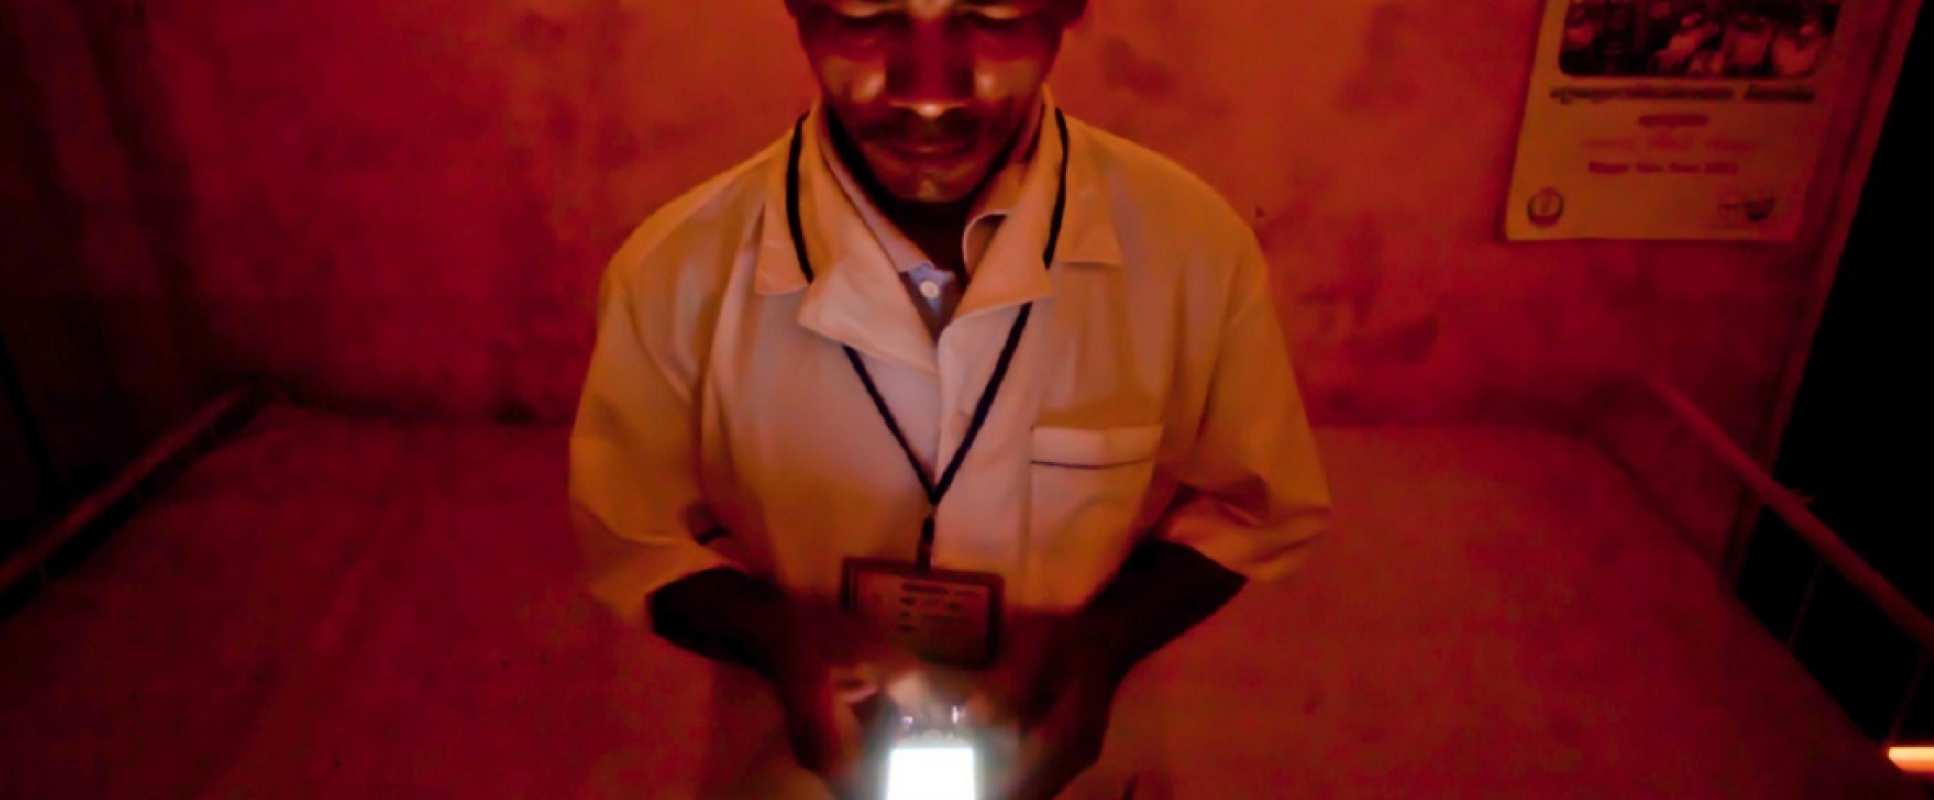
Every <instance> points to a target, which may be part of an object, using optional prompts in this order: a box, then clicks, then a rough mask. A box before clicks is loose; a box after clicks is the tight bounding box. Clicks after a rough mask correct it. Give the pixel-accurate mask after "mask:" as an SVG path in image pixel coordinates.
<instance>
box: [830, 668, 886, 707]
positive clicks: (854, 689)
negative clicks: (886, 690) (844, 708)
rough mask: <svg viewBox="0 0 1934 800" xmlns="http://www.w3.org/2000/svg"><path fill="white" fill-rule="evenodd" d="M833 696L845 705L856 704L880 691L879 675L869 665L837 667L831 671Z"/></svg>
mask: <svg viewBox="0 0 1934 800" xmlns="http://www.w3.org/2000/svg"><path fill="white" fill-rule="evenodd" d="M831 673H832V674H831V682H832V689H833V695H834V697H836V698H838V700H839V701H840V702H842V703H845V704H846V705H849V706H851V705H858V704H860V703H861V702H863V701H865V700H868V699H870V698H872V697H873V696H874V695H877V694H879V692H880V677H879V673H878V671H877V670H875V669H873V668H872V667H871V665H867V664H858V665H854V666H851V667H838V668H835V669H833V670H832V671H831Z"/></svg>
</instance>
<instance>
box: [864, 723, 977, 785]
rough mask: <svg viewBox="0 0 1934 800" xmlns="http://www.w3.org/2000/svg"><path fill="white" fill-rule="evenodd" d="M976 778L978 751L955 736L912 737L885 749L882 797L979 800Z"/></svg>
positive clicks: (967, 742)
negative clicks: (884, 786)
mask: <svg viewBox="0 0 1934 800" xmlns="http://www.w3.org/2000/svg"><path fill="white" fill-rule="evenodd" d="M979 778H980V757H979V754H978V753H977V752H975V750H974V745H973V743H972V742H969V741H967V740H965V739H961V738H958V737H954V736H920V737H915V738H912V739H906V740H902V741H900V742H899V743H896V744H895V745H894V746H893V749H892V750H889V751H888V752H887V759H886V800H980V785H979V783H980V781H979Z"/></svg>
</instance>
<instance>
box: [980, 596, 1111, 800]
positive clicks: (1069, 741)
mask: <svg viewBox="0 0 1934 800" xmlns="http://www.w3.org/2000/svg"><path fill="white" fill-rule="evenodd" d="M1085 630H1088V628H1087V627H1086V626H1084V625H1083V624H1082V623H1080V622H1077V621H1072V620H1059V621H1043V620H1033V621H1028V622H1019V624H1016V625H1014V626H1013V633H1014V636H1013V637H1012V638H1010V640H1009V645H1010V647H1009V652H1008V653H1007V654H1006V656H1005V657H1004V658H1003V659H1002V662H1001V663H1000V664H999V665H997V666H996V667H995V669H993V670H992V671H990V672H989V673H987V674H986V675H985V676H984V677H983V680H982V683H981V687H980V690H979V691H978V692H977V693H976V694H975V696H974V697H973V699H972V700H970V701H969V703H968V706H967V714H968V719H969V721H970V724H974V725H976V726H982V727H988V726H997V725H1000V724H1002V723H1008V724H1014V725H1018V728H1019V734H1020V738H1019V741H1018V742H1017V743H1013V744H1012V745H1011V746H1012V747H1013V750H1012V751H1011V752H1005V753H1001V754H999V755H1000V760H1001V761H1004V762H1005V763H1006V764H1007V765H1008V768H1007V769H1005V770H1003V771H1002V772H1003V773H1004V776H1003V777H1001V778H999V779H997V780H996V784H995V785H996V791H995V793H994V794H993V795H992V796H993V797H999V798H1015V799H1016V800H1047V799H1048V798H1052V797H1054V796H1055V795H1056V794H1058V793H1059V792H1060V791H1061V790H1062V789H1063V788H1064V787H1066V786H1067V785H1068V783H1070V782H1072V781H1073V780H1074V779H1075V778H1076V777H1077V776H1079V775H1080V774H1081V773H1082V772H1083V771H1085V770H1087V769H1088V768H1089V767H1091V766H1094V764H1095V762H1096V761H1097V760H1099V759H1100V758H1101V750H1102V743H1103V741H1104V740H1105V738H1106V736H1107V731H1108V719H1109V711H1110V709H1111V707H1112V705H1113V703H1114V697H1115V691H1116V689H1117V688H1118V687H1119V686H1120V684H1121V678H1122V673H1121V670H1119V669H1118V668H1117V666H1116V665H1117V664H1118V663H1119V659H1118V657H1117V655H1116V650H1115V649H1113V648H1111V647H1110V646H1108V645H1106V644H1105V643H1104V642H1101V641H1095V640H1092V639H1090V638H1089V637H1084V636H1082V635H1081V633H1082V632H1083V631H1085ZM1003 749H1005V748H1003Z"/></svg>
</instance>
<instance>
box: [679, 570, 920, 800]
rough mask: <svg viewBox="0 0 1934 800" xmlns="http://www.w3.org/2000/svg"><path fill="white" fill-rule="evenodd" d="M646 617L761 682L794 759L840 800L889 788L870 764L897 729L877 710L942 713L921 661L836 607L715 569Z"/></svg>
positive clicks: (684, 584) (877, 766) (682, 584)
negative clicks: (884, 737)
mask: <svg viewBox="0 0 1934 800" xmlns="http://www.w3.org/2000/svg"><path fill="white" fill-rule="evenodd" d="M650 611H651V617H652V622H653V626H654V628H655V629H656V630H657V632H658V633H659V635H661V636H664V637H665V638H666V639H668V640H670V641H672V642H673V643H674V644H678V645H680V646H682V647H685V648H686V649H689V650H692V651H694V652H697V653H699V654H700V655H705V656H708V657H711V658H715V659H720V660H724V661H731V662H734V663H738V664H741V665H743V666H747V667H750V668H752V669H754V670H757V671H758V672H759V673H760V674H761V675H763V676H764V677H765V679H766V681H767V682H768V683H770V684H771V685H772V687H773V689H774V690H775V692H776V693H777V694H778V697H779V702H780V704H781V706H782V707H783V709H784V711H785V715H786V732H787V734H788V738H789V740H790V743H791V745H792V750H793V755H794V756H795V757H797V758H798V760H799V763H800V765H801V766H803V767H805V768H806V769H809V770H811V771H813V772H814V773H817V774H818V775H820V776H821V777H822V778H824V779H825V781H826V783H827V785H828V786H829V787H830V788H831V789H832V790H833V792H834V793H835V794H836V795H838V796H839V797H842V798H849V797H864V796H867V795H869V794H872V793H873V792H872V789H871V787H877V786H879V785H881V781H882V780H884V776H883V775H882V774H880V770H881V768H882V767H883V766H884V765H883V763H870V762H869V761H867V760H866V758H865V757H866V755H867V754H869V753H870V754H872V755H874V756H878V755H880V753H881V752H882V751H883V750H884V747H870V748H869V747H868V745H869V744H873V743H871V742H869V741H868V738H869V737H870V736H872V735H874V734H878V733H881V732H883V731H884V730H886V729H887V728H886V726H888V725H890V723H891V722H892V721H891V720H886V719H881V718H880V713H881V712H880V709H883V708H887V707H893V708H896V709H899V710H900V711H901V712H902V713H906V714H908V715H911V716H914V717H915V718H916V719H921V720H927V719H928V718H930V717H936V716H938V715H940V714H943V713H944V711H943V710H942V709H943V708H944V704H943V703H941V702H939V701H937V700H935V699H933V698H934V696H935V693H934V692H933V691H932V689H931V687H930V686H929V683H928V680H927V671H926V670H924V669H922V668H921V667H920V665H919V662H918V660H917V659H915V658H914V657H913V656H911V655H910V654H908V653H906V652H905V650H903V649H902V648H900V647H899V646H897V645H896V644H894V643H892V642H891V641H890V640H888V639H887V638H886V637H884V636H882V635H880V633H879V632H878V631H877V630H876V629H874V628H873V627H872V626H870V625H867V624H865V623H862V622H860V621H858V620H855V619H853V618H852V617H850V616H848V615H846V614H842V613H840V611H839V609H838V607H837V606H836V604H833V603H831V602H823V601H819V602H816V601H814V600H811V599H802V598H796V597H789V596H787V595H786V594H785V593H784V592H781V591H780V590H779V589H778V588H777V587H774V586H772V585H771V584H769V583H767V582H765V581H761V580H758V579H756V578H753V577H751V576H749V575H746V574H744V573H741V572H737V571H735V570H728V569H716V570H709V571H706V572H702V573H698V574H696V575H692V576H689V577H687V578H685V579H683V580H680V581H677V582H675V583H673V584H671V585H669V586H666V587H664V588H663V589H660V590H659V591H658V592H656V593H654V594H653V595H652V598H651V608H650ZM889 696H890V697H891V698H892V701H891V702H890V703H889V702H887V698H888V697H889ZM873 760H874V761H878V760H879V759H878V758H875V759H873Z"/></svg>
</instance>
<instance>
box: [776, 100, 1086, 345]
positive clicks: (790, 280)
mask: <svg viewBox="0 0 1934 800" xmlns="http://www.w3.org/2000/svg"><path fill="white" fill-rule="evenodd" d="M1042 104H1043V106H1044V113H1043V114H1042V115H1041V122H1040V123H1039V131H1040V134H1041V135H1039V136H1037V137H1036V144H1035V147H1034V148H1033V149H1034V152H1033V153H1032V154H1029V155H1031V156H1032V157H1031V158H1027V159H1026V160H1027V163H1028V165H1029V166H1030V167H1031V166H1035V165H1036V164H1043V165H1052V164H1053V162H1054V160H1055V159H1058V157H1059V155H1060V141H1059V133H1058V132H1057V131H1055V129H1054V125H1053V122H1052V120H1053V119H1054V114H1055V112H1056V111H1057V110H1058V108H1059V107H1058V106H1057V105H1056V103H1055V102H1054V96H1053V93H1052V92H1051V91H1049V90H1048V89H1047V88H1046V87H1043V88H1042ZM824 113H825V111H824V109H823V108H822V107H821V106H820V104H818V103H815V104H814V105H813V108H812V110H811V111H810V112H808V115H807V119H806V121H805V125H804V126H803V128H804V131H805V134H804V135H805V137H806V141H805V142H803V143H802V148H801V149H802V152H804V153H808V154H810V153H816V152H819V148H820V144H819V142H818V138H819V135H818V131H819V129H820V128H821V126H822V125H823V123H822V122H820V121H819V120H817V119H815V118H816V117H818V116H820V115H822V114H824ZM791 135H792V134H791V132H790V131H788V132H787V134H786V139H789V138H790V137H791ZM1098 136H1099V133H1098V132H1097V131H1095V130H1093V129H1092V128H1089V127H1088V126H1087V125H1086V124H1084V123H1082V122H1081V121H1079V120H1077V119H1075V118H1073V117H1069V118H1068V137H1069V150H1070V155H1069V158H1068V207H1067V211H1066V215H1065V217H1064V219H1063V220H1062V228H1061V242H1060V244H1059V246H1058V247H1057V251H1056V254H1055V263H1057V264H1077V263H1078V264H1091V265H1099V266H1119V265H1120V264H1121V263H1122V258H1123V255H1122V250H1121V240H1120V234H1119V231H1118V229H1117V228H1116V225H1115V216H1114V209H1113V195H1112V193H1111V192H1110V191H1109V189H1108V187H1107V185H1106V184H1105V183H1104V180H1105V179H1104V178H1103V176H1102V174H1101V169H1100V165H1099V163H1098V161H1097V158H1098V153H1097V152H1096V151H1097V144H1098V142H1097V138H1098ZM786 139H781V140H780V142H779V143H778V146H777V147H776V148H774V151H773V152H774V153H775V155H776V157H775V158H773V159H772V160H771V162H770V164H769V169H768V170H767V174H766V184H765V207H764V209H763V211H762V217H761V220H760V236H759V250H758V254H757V259H756V264H755V267H754V274H755V278H754V286H755V288H756V290H757V291H758V292H759V293H760V294H765V295H777V294H789V293H792V292H797V291H800V290H802V289H805V288H806V286H807V282H806V277H805V273H803V272H801V271H800V268H799V259H798V257H797V256H796V255H795V254H794V251H793V242H792V235H791V233H790V232H789V227H788V224H787V221H786ZM1044 155H1045V156H1048V160H1046V161H1043V160H1042V159H1041V156H1044ZM801 162H802V163H801V167H800V171H801V173H802V174H801V184H802V188H801V191H802V193H809V192H810V191H811V190H810V189H809V188H806V184H809V183H812V182H813V178H814V175H815V173H816V174H818V175H819V176H822V177H823V178H824V179H825V180H824V181H823V182H833V181H836V180H837V179H836V178H835V177H834V176H832V175H829V174H827V173H826V172H825V170H824V167H823V165H824V163H825V162H824V160H823V159H818V158H802V159H801ZM816 166H817V167H818V168H815V167H816ZM1009 171H1010V170H1003V172H1004V173H1006V172H1009ZM1023 174H1024V172H1023ZM1021 181H1023V182H1024V181H1025V178H1024V177H1022V178H1021ZM991 188H992V187H990V189H991ZM1020 190H1021V187H1020V186H1018V185H1017V186H1014V187H1012V191H1014V192H1016V193H1017V194H1018V193H1019V192H1020ZM839 194H841V195H843V194H844V193H843V192H840V193H839ZM988 194H990V195H991V192H989V193H988ZM808 196H810V195H808ZM840 199H841V200H844V199H845V198H844V197H841V198H840ZM1018 204H1019V200H1018V199H1017V200H1015V201H1014V202H1013V203H1012V204H1009V205H1008V208H1010V209H1016V208H1017V207H1018ZM1051 204H1052V199H1050V205H1051ZM802 205H805V206H810V205H812V203H811V201H808V202H806V203H802ZM987 205H989V206H990V207H993V206H995V205H997V204H996V203H994V202H992V201H990V202H989V203H988V204H987ZM1010 213H1012V211H1010ZM1048 213H1052V208H1049V209H1048ZM804 215H805V216H807V217H812V216H815V215H813V214H812V213H811V209H810V208H808V209H806V210H805V212H804ZM828 216H837V215H828ZM804 227H805V228H806V229H807V237H806V238H807V242H806V244H807V252H808V253H809V254H810V256H811V257H812V259H813V263H814V264H830V263H831V261H832V251H833V250H834V249H835V248H834V247H833V243H832V241H829V240H828V237H827V236H826V235H825V234H826V231H825V229H826V228H827V227H828V226H827V225H824V224H818V225H815V224H814V223H813V221H812V220H810V219H808V220H806V222H805V224H804ZM1042 227H1043V229H1044V230H1045V227H1046V220H1045V219H1043V220H1042ZM867 233H869V234H870V233H871V231H867ZM869 238H871V237H870V236H869ZM964 311H966V309H965V308H964V307H963V309H962V312H964Z"/></svg>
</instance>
